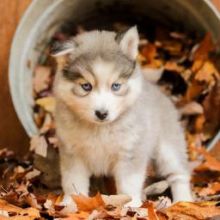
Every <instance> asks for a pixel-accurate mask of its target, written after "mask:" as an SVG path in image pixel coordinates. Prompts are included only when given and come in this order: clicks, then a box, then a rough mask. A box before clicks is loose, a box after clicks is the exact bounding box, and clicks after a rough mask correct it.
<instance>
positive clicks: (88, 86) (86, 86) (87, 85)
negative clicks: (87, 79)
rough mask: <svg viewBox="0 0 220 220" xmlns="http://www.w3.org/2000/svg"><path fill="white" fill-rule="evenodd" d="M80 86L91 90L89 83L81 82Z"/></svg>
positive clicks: (88, 90) (87, 90)
mask: <svg viewBox="0 0 220 220" xmlns="http://www.w3.org/2000/svg"><path fill="white" fill-rule="evenodd" d="M81 87H82V88H83V89H84V90H85V91H86V92H90V91H91V90H92V85H91V84H90V83H84V84H81Z"/></svg>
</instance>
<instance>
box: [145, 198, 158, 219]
mask: <svg viewBox="0 0 220 220" xmlns="http://www.w3.org/2000/svg"><path fill="white" fill-rule="evenodd" d="M147 210H148V218H149V220H159V217H158V216H157V213H156V211H155V209H154V204H153V203H152V202H148V203H147Z"/></svg>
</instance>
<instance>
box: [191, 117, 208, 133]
mask: <svg viewBox="0 0 220 220" xmlns="http://www.w3.org/2000/svg"><path fill="white" fill-rule="evenodd" d="M205 120H206V119H205V116H204V115H199V116H197V118H196V120H195V125H194V129H195V132H197V133H200V132H202V131H203V127H204V123H205Z"/></svg>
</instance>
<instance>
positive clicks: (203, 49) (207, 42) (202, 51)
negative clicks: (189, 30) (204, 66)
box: [194, 33, 214, 60]
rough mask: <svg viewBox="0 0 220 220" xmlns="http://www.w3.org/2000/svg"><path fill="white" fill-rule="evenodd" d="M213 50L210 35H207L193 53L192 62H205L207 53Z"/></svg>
mask: <svg viewBox="0 0 220 220" xmlns="http://www.w3.org/2000/svg"><path fill="white" fill-rule="evenodd" d="M213 49H214V44H213V42H212V36H211V33H207V34H206V35H205V37H204V39H203V40H202V42H201V43H200V45H199V47H198V48H197V50H196V51H195V53H194V60H207V59H208V56H209V53H210V52H211V51H212V50H213Z"/></svg>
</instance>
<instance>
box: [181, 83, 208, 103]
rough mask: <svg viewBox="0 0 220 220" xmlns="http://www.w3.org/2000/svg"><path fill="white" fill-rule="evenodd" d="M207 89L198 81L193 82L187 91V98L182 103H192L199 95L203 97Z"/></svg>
mask: <svg viewBox="0 0 220 220" xmlns="http://www.w3.org/2000/svg"><path fill="white" fill-rule="evenodd" d="M204 89H205V86H204V85H203V84H200V83H198V82H196V81H193V82H192V83H191V84H189V85H188V89H187V91H186V94H185V96H184V97H183V100H182V102H186V103H187V102H191V101H192V100H194V99H195V98H197V97H198V96H199V95H201V93H202V91H203V90H204Z"/></svg>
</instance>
